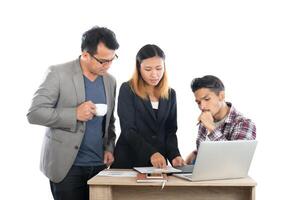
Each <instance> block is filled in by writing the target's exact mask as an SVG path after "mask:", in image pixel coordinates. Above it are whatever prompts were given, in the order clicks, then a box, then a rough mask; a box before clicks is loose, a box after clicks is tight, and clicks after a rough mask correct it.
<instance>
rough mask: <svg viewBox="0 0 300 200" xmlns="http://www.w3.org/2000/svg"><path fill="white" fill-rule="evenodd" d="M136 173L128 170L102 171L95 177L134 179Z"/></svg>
mask: <svg viewBox="0 0 300 200" xmlns="http://www.w3.org/2000/svg"><path fill="white" fill-rule="evenodd" d="M136 174H137V172H135V171H132V170H128V171H124V170H109V169H107V170H103V171H101V172H99V173H98V174H97V176H110V177H136Z"/></svg>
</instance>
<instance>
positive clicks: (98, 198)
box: [90, 185, 113, 200]
mask: <svg viewBox="0 0 300 200" xmlns="http://www.w3.org/2000/svg"><path fill="white" fill-rule="evenodd" d="M112 199H113V198H112V189H111V186H97V185H90V200H112Z"/></svg>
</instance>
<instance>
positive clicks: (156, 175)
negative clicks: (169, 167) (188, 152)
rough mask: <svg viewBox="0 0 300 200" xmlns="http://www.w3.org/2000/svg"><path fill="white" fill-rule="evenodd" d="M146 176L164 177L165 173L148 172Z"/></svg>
mask: <svg viewBox="0 0 300 200" xmlns="http://www.w3.org/2000/svg"><path fill="white" fill-rule="evenodd" d="M146 178H163V174H161V173H148V174H146Z"/></svg>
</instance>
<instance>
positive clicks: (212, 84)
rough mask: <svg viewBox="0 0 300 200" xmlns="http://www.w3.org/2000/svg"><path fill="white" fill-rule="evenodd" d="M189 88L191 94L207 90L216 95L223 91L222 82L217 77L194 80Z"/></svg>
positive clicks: (208, 76)
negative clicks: (202, 89) (203, 89)
mask: <svg viewBox="0 0 300 200" xmlns="http://www.w3.org/2000/svg"><path fill="white" fill-rule="evenodd" d="M191 88H192V91H193V92H195V91H197V90H199V89H201V88H208V89H210V90H211V91H213V92H215V93H216V94H219V93H220V92H221V91H224V90H225V87H224V84H223V83H222V81H221V80H220V79H219V78H218V77H216V76H212V75H207V76H203V77H202V78H194V79H193V81H192V83H191Z"/></svg>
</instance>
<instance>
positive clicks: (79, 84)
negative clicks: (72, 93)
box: [73, 59, 85, 105]
mask: <svg viewBox="0 0 300 200" xmlns="http://www.w3.org/2000/svg"><path fill="white" fill-rule="evenodd" d="M73 82H74V86H75V89H76V94H77V102H78V105H79V104H81V103H83V102H84V101H85V89H84V81H83V74H82V70H81V67H80V62H79V59H77V60H76V61H75V73H74V75H73Z"/></svg>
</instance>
